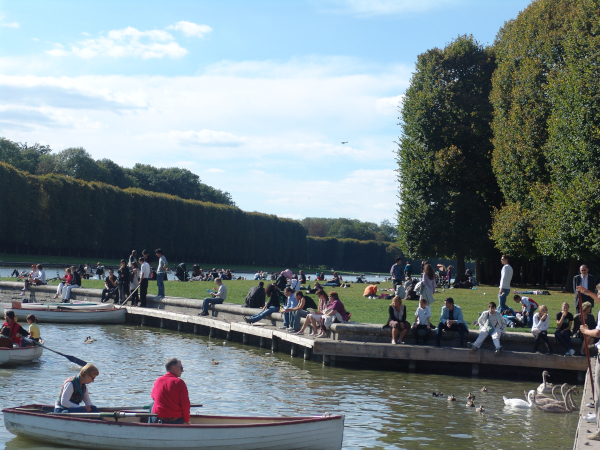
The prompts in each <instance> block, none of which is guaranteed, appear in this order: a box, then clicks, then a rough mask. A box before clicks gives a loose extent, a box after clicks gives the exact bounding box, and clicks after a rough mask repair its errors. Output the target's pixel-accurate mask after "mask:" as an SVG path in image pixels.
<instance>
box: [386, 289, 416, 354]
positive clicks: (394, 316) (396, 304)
mask: <svg viewBox="0 0 600 450" xmlns="http://www.w3.org/2000/svg"><path fill="white" fill-rule="evenodd" d="M383 327H384V328H391V329H392V344H404V336H406V333H408V331H409V330H410V323H409V322H408V321H407V320H406V306H404V305H403V304H402V297H399V296H395V297H394V298H393V299H392V303H391V304H390V306H389V307H388V320H387V323H386V324H385V325H384V326H383Z"/></svg>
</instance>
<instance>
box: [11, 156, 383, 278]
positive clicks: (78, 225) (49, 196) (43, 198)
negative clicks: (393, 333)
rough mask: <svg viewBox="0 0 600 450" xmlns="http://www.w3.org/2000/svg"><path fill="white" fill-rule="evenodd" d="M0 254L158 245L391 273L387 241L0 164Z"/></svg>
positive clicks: (219, 260) (230, 257)
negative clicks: (331, 234) (323, 232)
mask: <svg viewBox="0 0 600 450" xmlns="http://www.w3.org/2000/svg"><path fill="white" fill-rule="evenodd" d="M0 211H2V214H0V252H6V253H19V252H21V253H30V254H44V255H48V254H58V255H63V256H76V257H110V258H123V257H127V256H128V254H129V252H130V251H131V249H133V248H137V249H140V248H150V249H154V248H156V247H162V248H163V249H164V250H165V252H166V254H167V256H168V258H169V260H170V261H171V262H172V263H173V262H177V261H203V262H210V263H215V264H247V265H256V266H260V265H269V266H280V267H285V266H290V267H298V266H310V267H317V268H318V267H319V266H321V265H327V266H331V267H335V268H337V269H340V270H344V269H348V270H361V271H371V270H381V271H385V270H389V266H390V265H391V262H390V261H392V262H393V255H391V254H389V253H387V252H386V248H387V247H388V246H389V243H383V242H376V241H357V240H352V239H340V240H338V239H335V238H325V239H320V238H310V239H307V234H306V229H305V228H304V226H302V224H301V223H300V222H298V221H296V220H291V219H280V218H278V217H276V216H273V215H268V214H260V213H247V212H244V211H242V210H240V209H239V208H236V207H232V206H227V205H218V204H214V203H205V202H200V201H197V200H184V199H181V198H179V197H175V196H171V195H166V194H159V193H156V192H150V191H144V190H142V189H139V188H127V189H120V188H118V187H115V186H110V185H108V184H105V183H98V182H86V181H82V180H80V179H76V178H73V177H66V176H63V175H55V174H50V175H37V176H36V175H30V174H27V173H25V172H22V171H19V170H17V169H15V168H14V167H12V166H10V165H8V164H5V163H0Z"/></svg>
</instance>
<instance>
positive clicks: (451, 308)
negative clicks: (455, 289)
mask: <svg viewBox="0 0 600 450" xmlns="http://www.w3.org/2000/svg"><path fill="white" fill-rule="evenodd" d="M443 330H447V331H458V336H459V340H460V346H461V347H462V346H464V345H465V334H466V333H467V332H468V328H467V322H465V319H464V318H463V312H462V309H461V307H460V306H458V305H455V304H454V299H453V298H452V297H448V298H447V299H446V300H444V306H442V315H441V316H440V323H439V324H438V328H437V334H436V336H435V340H436V345H437V346H438V347H440V346H441V345H442V344H441V339H442V331H443Z"/></svg>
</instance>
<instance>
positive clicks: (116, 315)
mask: <svg viewBox="0 0 600 450" xmlns="http://www.w3.org/2000/svg"><path fill="white" fill-rule="evenodd" d="M98 306H99V307H98V308H93V309H91V308H90V307H89V305H85V306H77V305H70V304H68V303H67V304H64V306H61V305H59V306H58V307H56V308H48V307H46V306H45V305H44V306H40V307H39V308H35V307H32V306H31V304H29V305H27V307H26V308H24V307H23V306H22V304H21V303H19V302H13V303H12V305H11V307H10V308H5V310H9V309H10V310H11V311H14V312H15V315H16V316H17V318H18V319H19V320H21V321H23V322H24V321H25V318H26V317H27V316H28V315H29V314H34V315H35V317H36V318H37V319H38V320H39V321H40V322H42V323H125V316H126V315H127V310H126V309H125V308H119V307H114V306H112V305H111V307H108V308H107V307H106V306H105V305H98Z"/></svg>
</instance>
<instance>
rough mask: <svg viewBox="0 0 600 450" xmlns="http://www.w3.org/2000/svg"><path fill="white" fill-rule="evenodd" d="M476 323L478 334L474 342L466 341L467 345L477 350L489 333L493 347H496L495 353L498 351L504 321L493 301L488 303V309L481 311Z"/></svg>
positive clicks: (504, 327) (499, 350)
mask: <svg viewBox="0 0 600 450" xmlns="http://www.w3.org/2000/svg"><path fill="white" fill-rule="evenodd" d="M477 323H478V324H479V336H478V337H477V340H476V341H475V342H473V343H472V344H471V343H468V344H467V346H468V347H469V348H470V349H471V350H478V349H479V348H480V347H481V344H483V341H484V340H485V338H486V337H488V336H489V335H491V336H492V342H494V347H496V353H500V352H501V351H502V346H501V345H500V336H502V333H503V332H504V330H506V322H505V321H504V317H502V314H500V313H499V312H498V311H496V304H495V303H494V302H490V303H489V304H488V310H487V311H484V312H482V313H481V315H480V316H479V319H477Z"/></svg>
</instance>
